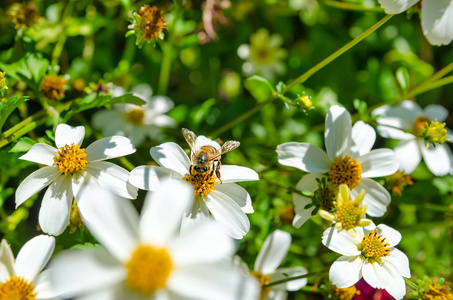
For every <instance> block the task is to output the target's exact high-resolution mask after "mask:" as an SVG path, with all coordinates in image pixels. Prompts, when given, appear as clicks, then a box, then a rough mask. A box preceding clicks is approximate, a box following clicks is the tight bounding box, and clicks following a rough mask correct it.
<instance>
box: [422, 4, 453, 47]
mask: <svg viewBox="0 0 453 300" xmlns="http://www.w3.org/2000/svg"><path fill="white" fill-rule="evenodd" d="M422 28H423V34H424V35H425V37H426V39H427V40H428V41H429V42H430V43H431V45H437V46H440V45H448V44H450V43H451V41H452V40H453V2H452V1H451V0H423V4H422Z"/></svg>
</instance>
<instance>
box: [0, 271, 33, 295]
mask: <svg viewBox="0 0 453 300" xmlns="http://www.w3.org/2000/svg"><path fill="white" fill-rule="evenodd" d="M34 289H35V286H34V285H33V282H29V281H28V280H26V279H24V278H23V277H18V276H11V277H10V278H9V279H8V280H6V281H4V282H1V283H0V300H34V299H35V298H36V295H38V293H33V290H34Z"/></svg>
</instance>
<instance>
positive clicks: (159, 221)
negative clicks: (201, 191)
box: [50, 179, 259, 300]
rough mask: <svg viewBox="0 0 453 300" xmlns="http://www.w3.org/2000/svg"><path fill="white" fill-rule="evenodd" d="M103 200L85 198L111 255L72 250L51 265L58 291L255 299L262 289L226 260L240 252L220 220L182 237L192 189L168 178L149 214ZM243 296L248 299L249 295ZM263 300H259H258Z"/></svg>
mask: <svg viewBox="0 0 453 300" xmlns="http://www.w3.org/2000/svg"><path fill="white" fill-rule="evenodd" d="M81 193H87V194H88V195H90V197H94V198H96V200H97V201H89V200H88V201H87V198H88V197H83V198H84V199H83V200H82V201H80V204H79V205H80V207H81V208H83V209H84V211H85V212H86V213H85V214H84V217H85V220H86V227H87V228H88V229H89V230H90V232H91V233H92V234H93V235H94V236H95V237H96V239H97V240H98V241H99V242H100V243H101V244H102V245H103V246H104V247H105V249H106V251H105V250H99V249H94V250H84V251H80V250H76V251H67V252H66V253H62V254H60V255H58V256H56V257H55V259H53V260H52V262H51V265H50V271H51V279H52V282H53V284H54V286H55V287H56V291H57V292H58V293H60V294H61V295H62V296H64V297H80V298H78V299H105V300H107V299H111V300H113V299H115V300H122V299H157V300H164V299H167V300H168V299H219V300H220V299H225V300H230V299H231V300H234V299H252V298H248V297H246V295H247V294H243V292H246V293H251V295H252V296H253V295H255V296H256V295H257V294H258V293H259V286H258V285H257V284H256V282H254V281H251V280H248V281H247V280H246V281H244V278H245V277H244V275H243V274H241V273H240V272H238V271H237V270H234V269H233V268H228V267H227V266H226V264H221V262H222V261H224V260H226V259H229V258H230V257H231V255H232V254H233V252H234V251H235V246H234V242H233V240H232V239H231V238H230V237H229V236H228V235H226V234H224V233H222V231H219V228H218V225H217V224H215V223H214V222H209V221H207V222H205V223H200V224H199V225H198V226H194V227H192V228H191V229H192V230H191V231H188V232H186V234H185V235H182V236H181V237H178V232H179V228H180V222H181V219H182V215H183V213H184V211H186V210H187V209H188V208H189V207H190V206H191V205H192V199H193V193H192V189H191V187H190V186H189V185H188V184H186V183H183V182H181V181H175V180H171V179H169V180H167V181H166V182H163V183H162V184H161V186H160V188H159V189H158V190H156V191H155V192H153V193H149V194H148V196H147V197H146V199H145V203H144V206H143V209H142V213H141V216H140V217H139V215H138V214H137V211H136V210H135V208H134V206H133V205H132V204H131V203H130V201H119V200H118V199H115V198H117V197H118V196H116V195H114V194H112V193H106V192H105V191H103V190H101V189H100V188H99V189H94V188H93V186H86V187H84V188H83V189H82V190H81ZM241 296H244V298H243V297H241ZM255 299H256V298H255Z"/></svg>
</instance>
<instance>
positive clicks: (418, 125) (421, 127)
mask: <svg viewBox="0 0 453 300" xmlns="http://www.w3.org/2000/svg"><path fill="white" fill-rule="evenodd" d="M430 122H431V120H430V119H428V118H427V117H423V116H418V117H417V118H416V119H415V122H414V125H413V126H412V130H413V131H414V134H416V135H422V134H423V132H424V131H425V128H426V123H428V124H429V123H430Z"/></svg>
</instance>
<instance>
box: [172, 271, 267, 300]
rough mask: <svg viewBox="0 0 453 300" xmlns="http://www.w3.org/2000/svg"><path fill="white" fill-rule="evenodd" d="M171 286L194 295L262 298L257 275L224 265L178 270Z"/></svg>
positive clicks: (239, 299) (225, 299)
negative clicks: (248, 275) (246, 273)
mask: <svg viewBox="0 0 453 300" xmlns="http://www.w3.org/2000/svg"><path fill="white" fill-rule="evenodd" d="M168 289H169V290H170V291H172V292H174V293H176V294H180V295H182V296H185V297H188V298H190V299H216V300H242V299H244V300H245V299H258V296H259V293H260V287H259V285H258V282H257V281H256V279H254V278H252V277H246V276H244V275H243V274H242V273H241V272H239V271H237V270H233V269H228V268H226V267H225V266H223V265H198V266H191V267H185V268H180V269H177V270H174V271H173V273H172V274H171V277H170V278H169V281H168Z"/></svg>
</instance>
